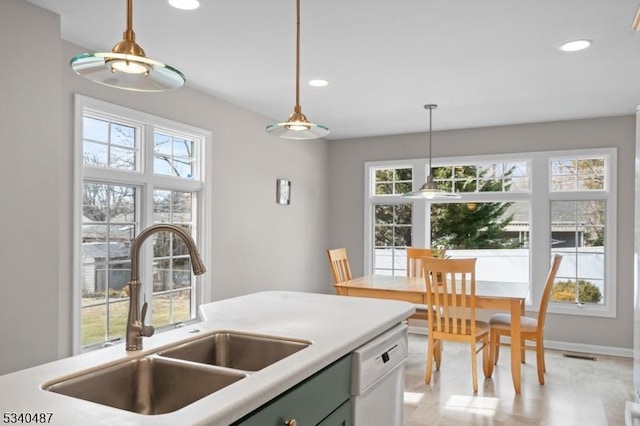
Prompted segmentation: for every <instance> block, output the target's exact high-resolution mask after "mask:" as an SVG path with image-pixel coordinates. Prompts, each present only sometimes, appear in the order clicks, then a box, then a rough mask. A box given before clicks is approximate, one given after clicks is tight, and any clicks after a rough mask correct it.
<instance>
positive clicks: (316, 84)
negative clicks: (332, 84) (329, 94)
mask: <svg viewBox="0 0 640 426" xmlns="http://www.w3.org/2000/svg"><path fill="white" fill-rule="evenodd" d="M328 85H329V81H327V80H320V79H316V80H309V86H313V87H325V86H328Z"/></svg>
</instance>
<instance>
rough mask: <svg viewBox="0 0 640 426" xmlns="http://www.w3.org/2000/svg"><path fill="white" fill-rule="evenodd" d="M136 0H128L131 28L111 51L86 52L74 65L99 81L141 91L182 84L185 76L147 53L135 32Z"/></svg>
mask: <svg viewBox="0 0 640 426" xmlns="http://www.w3.org/2000/svg"><path fill="white" fill-rule="evenodd" d="M132 1H133V0H127V28H126V30H125V31H124V33H123V40H122V41H120V42H119V43H116V45H115V46H113V49H111V52H98V53H83V54H80V55H77V56H75V57H73V58H72V59H71V68H72V69H73V70H74V71H75V72H76V73H77V74H78V75H81V76H83V77H86V78H88V79H89V80H92V81H94V82H96V83H99V84H104V85H106V86H110V87H115V88H118V89H124V90H133V91H138V92H163V91H165V90H172V89H177V88H179V87H181V86H182V85H183V84H184V82H185V77H184V75H183V74H182V73H181V72H180V71H178V70H177V69H175V68H173V67H170V66H169V65H166V64H163V63H162V62H158V61H154V60H153V59H149V58H147V57H146V56H145V53H144V50H143V49H142V47H140V45H139V44H138V43H136V34H135V33H134V32H133V25H132V21H133V18H132V15H133V5H132Z"/></svg>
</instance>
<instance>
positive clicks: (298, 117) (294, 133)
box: [266, 0, 329, 139]
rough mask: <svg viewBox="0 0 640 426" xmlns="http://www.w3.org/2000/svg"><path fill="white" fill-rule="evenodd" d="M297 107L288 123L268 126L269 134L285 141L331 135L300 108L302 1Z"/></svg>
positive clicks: (297, 26)
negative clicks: (308, 118)
mask: <svg viewBox="0 0 640 426" xmlns="http://www.w3.org/2000/svg"><path fill="white" fill-rule="evenodd" d="M296 11H297V14H296V16H297V20H296V105H295V107H294V108H293V114H291V115H290V116H289V118H288V119H287V121H285V122H282V123H274V124H270V125H268V126H267V128H266V131H267V133H269V134H272V135H275V136H279V137H281V138H283V139H318V138H322V137H324V136H326V135H328V134H329V129H328V128H326V127H325V126H322V125H320V124H314V123H311V122H309V121H308V120H307V117H306V116H305V115H304V114H303V113H302V107H301V106H300V0H296Z"/></svg>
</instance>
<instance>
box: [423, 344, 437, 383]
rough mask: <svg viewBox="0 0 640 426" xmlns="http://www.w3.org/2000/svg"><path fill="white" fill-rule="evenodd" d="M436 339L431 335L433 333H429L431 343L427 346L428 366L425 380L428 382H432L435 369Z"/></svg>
mask: <svg viewBox="0 0 640 426" xmlns="http://www.w3.org/2000/svg"><path fill="white" fill-rule="evenodd" d="M435 343H436V342H435V340H434V339H433V337H431V333H429V343H428V347H427V368H426V371H425V374H424V382H425V383H426V384H429V383H431V374H432V371H431V370H432V369H433V357H434V345H435Z"/></svg>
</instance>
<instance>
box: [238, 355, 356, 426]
mask: <svg viewBox="0 0 640 426" xmlns="http://www.w3.org/2000/svg"><path fill="white" fill-rule="evenodd" d="M350 386H351V355H347V356H345V357H344V358H341V359H339V360H338V361H336V362H335V363H333V364H331V365H330V366H328V367H326V368H325V369H324V370H321V371H320V372H319V373H317V374H315V375H314V376H311V377H310V378H308V379H306V380H305V381H303V382H302V383H300V384H298V385H296V386H295V387H293V388H291V389H290V390H288V391H286V392H285V393H283V394H282V395H280V396H279V397H277V398H275V399H274V400H272V401H271V402H268V403H267V404H265V405H263V406H262V407H260V408H259V409H257V410H256V411H254V412H253V413H251V414H249V415H248V416H247V417H245V418H243V419H241V420H239V421H238V422H236V423H234V425H242V426H282V425H284V424H285V422H286V421H289V420H293V419H295V420H296V423H297V424H298V425H299V426H310V425H317V424H319V423H320V422H322V421H323V420H325V419H326V418H327V416H329V414H331V413H333V412H334V411H335V410H336V408H338V407H340V406H341V405H343V403H344V402H345V401H348V400H349V397H350V395H349V388H350ZM349 415H350V414H349ZM328 424H332V423H328ZM335 424H337V425H340V423H335ZM347 424H350V423H347Z"/></svg>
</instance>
